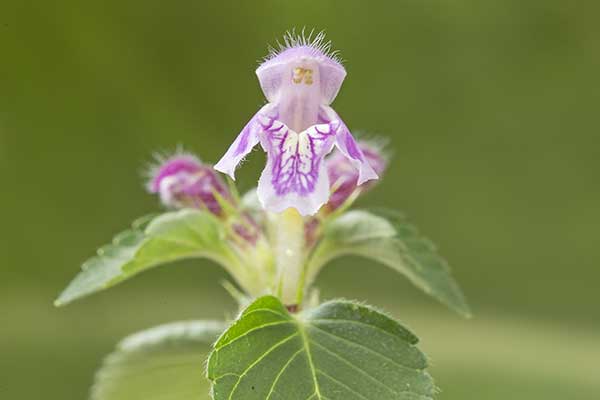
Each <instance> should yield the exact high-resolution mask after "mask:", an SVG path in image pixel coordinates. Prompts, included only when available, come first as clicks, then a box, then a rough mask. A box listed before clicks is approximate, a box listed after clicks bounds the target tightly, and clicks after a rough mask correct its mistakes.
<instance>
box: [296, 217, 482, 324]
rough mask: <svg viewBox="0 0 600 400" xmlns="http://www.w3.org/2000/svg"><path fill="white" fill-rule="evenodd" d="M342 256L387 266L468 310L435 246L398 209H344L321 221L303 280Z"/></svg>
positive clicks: (457, 308)
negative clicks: (318, 238) (323, 224)
mask: <svg viewBox="0 0 600 400" xmlns="http://www.w3.org/2000/svg"><path fill="white" fill-rule="evenodd" d="M344 255H358V256H363V257H366V258H370V259H372V260H376V261H378V262H380V263H382V264H384V265H386V266H388V267H391V268H392V269H394V270H395V271H398V272H400V273H402V274H404V275H405V276H406V277H407V278H408V279H409V280H410V281H411V282H413V283H414V284H415V285H416V286H417V287H419V288H420V289H422V290H423V291H424V292H425V293H428V294H429V295H431V296H433V297H434V298H436V299H437V300H439V301H440V302H442V303H443V304H446V305H447V306H448V307H450V308H451V309H453V310H454V311H456V312H457V313H459V314H460V315H462V316H464V317H469V316H470V315H471V311H470V309H469V305H468V304H467V301H466V299H465V297H464V295H463V293H462V291H461V290H460V288H459V286H458V284H457V283H456V281H455V280H454V278H453V277H452V275H451V272H450V268H449V267H448V265H447V263H446V262H445V261H444V259H443V258H441V257H440V256H439V255H438V253H437V250H436V247H435V246H434V245H433V243H432V242H431V241H430V240H428V239H426V238H424V237H423V236H421V235H420V234H419V233H418V231H417V229H416V228H415V227H414V226H413V225H411V224H409V223H408V222H407V221H406V220H405V218H404V217H403V216H402V215H401V214H399V213H395V212H379V215H377V214H375V213H371V212H367V211H359V210H357V211H350V212H348V213H345V214H343V215H342V216H340V217H339V218H336V219H335V220H333V221H332V222H330V223H329V224H327V225H326V227H325V230H324V233H323V239H322V240H321V242H320V243H319V245H318V246H317V248H316V249H315V251H314V252H313V255H312V257H311V259H310V260H309V263H308V266H307V270H306V282H307V284H310V283H312V281H313V280H314V279H315V278H316V275H317V274H318V273H319V271H320V270H321V268H322V267H323V266H324V265H325V264H327V263H328V262H329V261H331V260H332V259H334V258H336V257H340V256H344Z"/></svg>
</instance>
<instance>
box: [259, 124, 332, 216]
mask: <svg viewBox="0 0 600 400" xmlns="http://www.w3.org/2000/svg"><path fill="white" fill-rule="evenodd" d="M334 142H335V134H334V131H333V130H332V129H331V126H330V125H329V124H322V125H314V126H312V127H310V128H309V129H307V130H305V131H303V132H300V133H297V132H295V131H293V130H291V129H289V128H288V127H287V126H286V125H285V124H283V123H282V122H280V121H274V122H273V124H272V126H270V127H269V128H268V129H265V132H264V133H263V134H261V143H262V145H263V147H264V148H265V150H266V151H267V153H268V154H267V165H266V167H265V169H264V171H263V173H262V174H261V177H260V179H259V181H258V190H257V192H258V198H259V200H260V202H261V204H262V205H263V207H264V208H265V209H266V210H269V211H273V212H282V211H284V210H286V209H288V208H295V209H296V210H298V212H299V213H300V214H301V215H304V216H305V215H313V214H315V213H316V212H317V211H319V209H320V208H321V206H323V205H324V204H325V203H326V202H327V200H328V199H329V177H328V175H327V170H326V168H325V160H324V159H323V158H324V157H325V155H327V154H328V153H329V152H330V151H331V150H332V149H333V145H334Z"/></svg>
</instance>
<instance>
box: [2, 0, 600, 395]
mask: <svg viewBox="0 0 600 400" xmlns="http://www.w3.org/2000/svg"><path fill="white" fill-rule="evenodd" d="M599 12H600V2H597V1H589V2H585V1H566V0H544V1H542V0H540V1H533V0H531V1H526V0H497V1H468V0H454V1H448V0H426V1H424V0H411V1H390V2H377V1H371V2H366V1H364V2H360V1H348V0H346V1H323V0H322V1H315V2H313V1H308V0H307V1H298V2H284V1H275V0H273V1H260V2H259V1H245V2H241V1H240V2H226V1H220V2H202V1H200V0H193V1H192V0H172V1H169V2H166V1H157V0H146V1H137V0H120V1H116V0H106V1H87V2H84V1H74V0H73V1H65V0H59V1H28V0H3V1H2V3H1V4H0V178H1V182H2V184H1V186H2V189H1V195H0V206H1V209H2V222H1V223H0V224H1V226H2V232H3V233H2V238H1V240H0V254H1V258H0V260H1V261H0V339H1V340H0V398H1V399H24V400H30V399H31V400H33V399H36V400H37V399H48V400H50V399H57V400H71V399H73V400H77V399H84V398H86V395H87V391H88V387H89V385H90V383H91V379H92V374H93V371H94V370H95V368H96V367H97V366H98V365H99V362H100V361H101V359H102V357H103V355H104V354H106V353H107V352H109V351H110V350H111V349H112V348H113V346H114V344H115V343H116V342H117V341H118V339H119V338H121V337H123V336H124V335H127V334H129V333H131V332H134V331H136V330H140V329H144V328H147V327H150V326H152V325H155V324H159V323H163V322H167V321H172V320H180V319H189V318H219V317H222V316H223V314H224V312H227V313H233V312H234V310H235V308H234V304H233V302H232V301H231V300H229V299H228V297H227V295H226V294H225V292H224V290H223V289H222V288H221V287H220V286H219V285H218V283H217V282H218V281H219V280H221V279H223V278H225V274H224V273H223V272H222V271H221V270H220V269H219V268H218V267H217V266H216V265H214V264H211V263H210V262H208V261H195V262H186V263H183V262H182V263H177V264H173V265H170V266H168V267H163V268H159V269H156V270H153V271H151V272H148V273H145V274H143V275H141V276H140V277H139V278H137V279H134V280H133V281H130V282H127V283H125V284H123V285H121V286H118V287H117V288H114V289H112V290H110V291H108V292H105V293H101V294H99V295H96V296H94V297H91V298H89V299H86V300H84V301H81V302H78V303H76V304H73V305H71V306H69V307H67V308H64V309H55V308H53V306H52V301H53V299H54V297H55V296H56V295H57V294H58V293H59V291H60V290H61V289H62V288H63V287H64V286H65V285H66V284H67V282H68V281H69V280H70V278H71V277H72V276H74V274H75V273H76V272H77V270H78V268H79V264H80V262H81V261H82V260H84V259H86V258H87V257H88V256H90V255H92V254H93V251H94V249H95V248H96V246H98V245H100V244H102V243H105V242H106V241H107V240H109V238H111V236H112V234H114V233H116V232H118V231H119V230H121V229H122V228H123V227H125V226H127V224H128V223H129V221H131V220H133V219H134V218H135V217H138V216H141V215H143V214H146V213H148V212H150V211H152V210H156V209H157V207H158V204H157V202H156V200H155V199H154V198H152V197H150V196H149V195H147V194H146V193H145V192H144V189H143V186H142V181H141V179H140V171H141V170H142V168H143V166H144V165H145V163H146V162H148V161H149V160H150V159H151V157H150V155H151V153H152V152H153V151H155V150H165V149H167V150H168V149H173V148H175V146H176V145H177V144H183V145H185V146H186V147H187V148H188V149H190V150H193V151H196V152H197V153H199V154H200V155H201V156H202V157H203V158H204V159H205V160H207V161H212V162H214V161H215V160H217V159H218V157H219V156H220V155H221V154H222V153H223V152H224V151H225V149H226V147H227V146H228V145H229V143H230V142H231V141H232V140H233V138H234V135H236V134H237V133H238V132H239V130H240V129H241V127H242V126H243V124H244V123H245V122H246V121H247V120H248V118H249V117H250V116H251V115H252V114H253V113H254V112H255V111H256V110H257V109H258V108H259V106H260V105H261V104H263V102H264V99H263V97H262V95H261V92H260V90H259V88H258V85H257V81H256V79H255V76H254V68H255V67H256V60H259V59H260V58H261V57H262V56H263V55H265V53H266V45H267V43H274V42H275V40H276V39H278V38H279V37H281V35H282V34H283V32H284V31H285V30H287V29H289V28H291V27H302V26H307V27H315V28H317V29H326V31H327V33H328V35H329V38H330V39H332V40H333V41H334V46H335V48H337V49H340V50H341V51H342V56H343V58H344V59H346V60H348V61H347V63H346V67H347V69H348V78H347V81H346V83H345V85H344V87H343V89H342V91H341V93H340V95H339V97H338V99H337V101H336V103H335V108H336V110H337V111H338V112H339V113H340V114H341V115H342V116H343V117H344V119H345V120H346V122H347V123H348V124H349V125H350V126H351V127H354V128H355V129H360V130H365V131H368V132H374V133H378V134H381V135H385V136H386V137H389V138H390V144H389V147H390V149H391V150H393V152H394V154H395V158H394V161H393V164H392V166H391V168H390V170H389V172H388V174H387V176H386V177H385V180H384V182H383V184H382V185H380V187H379V188H378V189H377V190H376V191H374V192H373V193H371V195H370V196H368V198H366V199H364V201H363V204H369V205H381V206H389V207H394V208H398V209H401V210H403V211H405V213H406V214H407V215H409V216H410V218H411V220H412V221H413V222H415V223H416V224H417V225H418V226H419V227H420V228H421V229H422V231H423V232H424V233H426V234H427V235H428V236H430V237H431V238H432V239H433V240H434V241H435V242H436V243H438V244H439V246H440V249H441V252H442V254H443V255H445V256H446V258H447V259H448V260H449V261H450V263H451V265H453V267H454V271H455V275H456V277H457V278H458V280H459V281H460V282H461V283H462V285H463V288H464V290H465V292H466V294H467V296H468V297H469V299H470V302H471V304H472V306H473V308H474V311H475V314H476V318H475V319H473V320H469V321H467V320H461V319H460V318H459V317H457V316H455V315H453V314H452V313H450V312H449V311H447V310H446V309H444V308H443V307H442V306H441V305H439V304H437V303H435V302H434V301H432V300H430V299H429V298H427V297H426V296H425V295H424V294H421V293H420V292H418V291H417V290H416V289H414V288H413V287H412V286H411V285H410V284H408V283H407V282H406V281H405V280H404V279H403V278H402V277H400V276H397V275H396V274H394V273H393V272H392V271H390V270H388V269H386V268H384V267H380V266H378V265H376V264H374V263H372V262H367V261H364V260H361V259H355V258H347V259H343V260H340V261H338V262H336V263H335V264H334V265H333V266H331V267H330V268H328V269H326V270H325V271H324V272H323V274H322V275H321V279H320V281H319V282H318V284H319V286H320V287H321V289H322V294H323V296H324V297H325V298H330V297H333V296H344V297H347V298H355V299H360V300H368V301H369V302H370V303H372V304H375V305H377V306H380V307H383V308H385V309H387V310H389V311H391V312H392V313H394V315H396V316H397V317H398V318H400V319H401V320H402V321H404V322H405V323H406V324H407V325H409V326H410V327H412V328H413V329H414V330H415V331H416V333H417V334H418V335H419V336H421V337H422V339H423V340H422V348H423V349H424V350H425V351H426V352H427V353H428V354H429V355H430V356H431V359H432V365H433V367H432V372H433V374H434V376H435V377H436V378H437V381H438V384H439V385H440V386H441V388H442V390H443V392H442V393H441V394H440V395H439V399H442V400H455V399H462V400H464V399H486V400H488V399H491V400H494V399H503V400H505V399H530V400H534V399H598V398H600V366H599V364H598V362H599V361H598V360H599V359H600V318H599V317H600V311H599V303H600V302H599V300H600V298H599V297H600V296H599V295H598V281H599V280H600V268H599V267H600V265H599V264H600V263H599V261H600V254H599V250H600V248H599V243H598V226H599V222H600V207H598V204H599V203H600V184H599V182H600V180H599V178H600V177H599V175H600V174H599V172H600V140H599V139H598V134H599V133H600V131H599V127H600V124H599V122H598V106H599V105H600V90H599V88H600V77H599V71H600V69H599V67H600V50H599V49H600V29H598V20H599V17H600V13H599ZM262 159H263V155H262V154H260V152H255V153H253V154H252V156H251V157H250V160H249V161H248V162H247V163H246V164H245V166H244V168H242V169H241V170H240V171H239V175H238V176H239V179H238V181H239V182H240V184H241V185H242V187H243V188H246V189H247V188H250V187H251V186H252V185H253V184H254V183H255V182H256V179H257V177H258V174H259V171H260V169H261V167H262Z"/></svg>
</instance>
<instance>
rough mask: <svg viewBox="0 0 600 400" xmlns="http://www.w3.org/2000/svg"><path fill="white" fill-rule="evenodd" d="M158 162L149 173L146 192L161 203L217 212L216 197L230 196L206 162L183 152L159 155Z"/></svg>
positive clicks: (218, 207)
mask: <svg viewBox="0 0 600 400" xmlns="http://www.w3.org/2000/svg"><path fill="white" fill-rule="evenodd" d="M158 161H159V163H158V165H156V166H155V167H153V168H152V171H151V173H150V175H151V177H150V180H149V182H148V191H149V192H150V193H156V194H158V195H159V197H160V200H161V202H162V203H163V204H164V205H165V206H167V207H170V208H184V207H192V208H206V209H208V210H209V211H210V212H212V213H213V214H216V215H220V214H221V212H222V209H221V205H220V203H219V200H218V199H217V197H216V196H217V195H220V196H221V198H223V199H228V198H229V197H230V195H229V191H228V189H227V186H226V185H225V184H224V183H223V181H222V179H221V178H220V177H219V176H218V175H217V174H216V173H215V172H214V170H213V168H212V167H211V166H210V165H207V164H203V163H202V162H201V161H200V160H199V159H198V158H197V157H196V156H194V155H192V154H187V153H178V154H175V155H173V156H171V157H167V158H159V160H158Z"/></svg>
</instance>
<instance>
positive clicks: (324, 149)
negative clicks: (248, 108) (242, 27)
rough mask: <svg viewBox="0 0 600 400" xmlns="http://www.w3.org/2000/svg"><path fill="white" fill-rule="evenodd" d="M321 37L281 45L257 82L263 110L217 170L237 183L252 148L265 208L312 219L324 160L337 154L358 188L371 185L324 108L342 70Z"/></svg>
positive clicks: (369, 173)
mask: <svg viewBox="0 0 600 400" xmlns="http://www.w3.org/2000/svg"><path fill="white" fill-rule="evenodd" d="M324 40H325V36H324V34H323V33H319V34H318V35H317V36H316V37H315V38H314V39H311V35H309V36H308V37H305V36H304V35H300V36H296V35H294V34H293V33H292V34H288V35H286V37H285V45H280V49H279V50H278V51H272V52H271V54H270V55H269V56H268V57H267V58H266V60H265V61H264V62H263V63H262V64H261V65H260V66H259V67H258V69H257V70H256V74H257V76H258V80H259V81H260V86H261V88H262V91H263V93H264V95H265V97H266V98H267V100H268V103H267V104H266V105H265V106H264V107H262V108H261V109H260V110H259V111H258V113H257V114H256V115H254V117H252V119H251V120H250V122H248V124H247V125H246V126H245V127H244V129H243V130H242V132H241V133H240V134H239V136H238V137H237V139H236V140H235V141H234V142H233V144H232V145H231V147H230V148H229V150H227V152H226V153H225V155H224V156H223V158H221V160H220V161H219V162H218V163H217V164H216V165H215V169H217V170H218V171H221V172H223V173H226V174H228V175H229V176H231V177H232V178H234V179H235V176H234V173H235V168H236V166H237V165H238V164H239V162H240V161H241V160H242V159H243V158H244V157H245V156H246V155H247V154H248V153H249V152H250V151H251V150H252V148H253V147H254V146H256V145H257V144H258V143H260V144H261V146H262V148H263V150H264V151H265V152H267V165H266V167H265V169H264V171H263V173H262V175H261V177H260V180H259V182H258V197H259V200H260V202H261V203H262V205H263V207H264V208H265V209H267V210H270V211H274V212H281V211H283V210H285V209H287V208H290V207H292V208H295V209H297V210H298V211H299V212H300V214H302V215H313V214H315V213H316V212H317V211H318V210H319V208H320V207H321V206H322V205H323V204H325V203H327V201H328V199H329V195H330V193H329V188H330V185H329V177H328V175H327V169H326V167H325V160H324V157H325V156H326V155H327V154H328V153H329V152H331V151H332V150H333V147H334V146H336V147H337V148H338V149H339V150H340V152H341V153H342V154H343V155H344V157H346V158H347V159H348V160H349V162H350V163H351V164H352V166H353V167H354V168H356V169H357V170H358V184H362V183H363V182H366V181H368V180H371V179H377V174H376V172H375V171H374V170H373V168H372V167H371V166H370V165H369V162H368V160H367V159H366V157H365V155H364V154H363V152H362V151H361V150H360V148H359V146H358V145H357V144H356V142H355V140H354V138H353V137H352V134H351V133H350V131H349V130H348V128H347V127H346V125H345V124H344V122H343V121H342V120H341V119H340V117H339V116H338V115H337V113H336V112H335V111H334V110H333V109H332V108H331V107H330V106H329V105H330V104H331V103H332V102H333V100H334V99H335V97H336V95H337V93H338V91H339V90H340V87H341V85H342V82H343V80H344V78H345V76H346V70H345V69H344V67H343V66H342V64H341V63H340V61H339V59H338V58H337V56H336V54H335V52H333V53H332V52H331V51H330V46H331V45H330V43H329V42H325V41H324Z"/></svg>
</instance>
